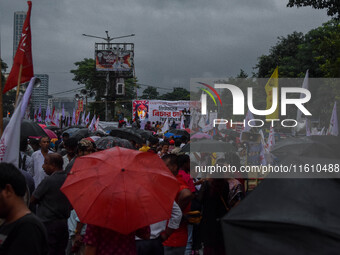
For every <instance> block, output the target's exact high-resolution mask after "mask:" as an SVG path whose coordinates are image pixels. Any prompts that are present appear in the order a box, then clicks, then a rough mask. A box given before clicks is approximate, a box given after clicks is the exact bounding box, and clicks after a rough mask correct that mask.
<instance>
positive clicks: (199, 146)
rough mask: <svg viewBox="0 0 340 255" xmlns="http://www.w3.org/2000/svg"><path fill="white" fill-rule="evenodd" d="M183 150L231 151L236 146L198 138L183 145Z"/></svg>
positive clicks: (234, 149)
mask: <svg viewBox="0 0 340 255" xmlns="http://www.w3.org/2000/svg"><path fill="white" fill-rule="evenodd" d="M182 151H183V152H232V151H236V148H235V147H234V146H233V145H232V144H231V143H225V142H221V141H216V140H200V141H195V142H190V143H188V144H186V145H184V146H183V148H182Z"/></svg>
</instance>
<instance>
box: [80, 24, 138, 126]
mask: <svg viewBox="0 0 340 255" xmlns="http://www.w3.org/2000/svg"><path fill="white" fill-rule="evenodd" d="M105 33H106V38H105V37H100V36H94V35H87V34H83V36H87V37H93V38H99V39H102V40H104V41H106V42H107V47H108V49H109V43H110V42H111V41H112V40H114V39H120V38H125V37H131V36H135V34H131V35H124V36H118V37H112V38H111V37H110V36H109V32H108V31H105ZM109 85H110V72H107V77H106V88H105V121H108V109H107V101H108V94H109V92H108V90H109ZM115 86H116V83H115ZM114 91H116V87H114ZM115 93H116V92H115Z"/></svg>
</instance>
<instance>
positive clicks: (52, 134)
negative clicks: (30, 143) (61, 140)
mask: <svg viewBox="0 0 340 255" xmlns="http://www.w3.org/2000/svg"><path fill="white" fill-rule="evenodd" d="M44 131H45V133H46V134H47V135H48V137H49V138H50V139H53V138H57V139H58V136H57V135H56V134H55V133H54V132H53V131H52V130H49V129H46V128H45V129H44Z"/></svg>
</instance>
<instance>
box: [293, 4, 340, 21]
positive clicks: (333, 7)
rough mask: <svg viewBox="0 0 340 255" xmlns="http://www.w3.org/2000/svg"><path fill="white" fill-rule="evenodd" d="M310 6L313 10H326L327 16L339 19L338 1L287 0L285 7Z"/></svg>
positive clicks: (339, 5) (339, 6)
mask: <svg viewBox="0 0 340 255" xmlns="http://www.w3.org/2000/svg"><path fill="white" fill-rule="evenodd" d="M294 6H296V7H303V6H311V7H313V8H314V9H327V15H328V16H334V17H335V18H337V19H340V1H339V0H289V2H288V4H287V7H294Z"/></svg>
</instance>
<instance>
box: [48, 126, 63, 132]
mask: <svg viewBox="0 0 340 255" xmlns="http://www.w3.org/2000/svg"><path fill="white" fill-rule="evenodd" d="M45 129H49V130H52V131H57V130H59V129H60V127H58V126H47V127H46V128H45Z"/></svg>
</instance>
